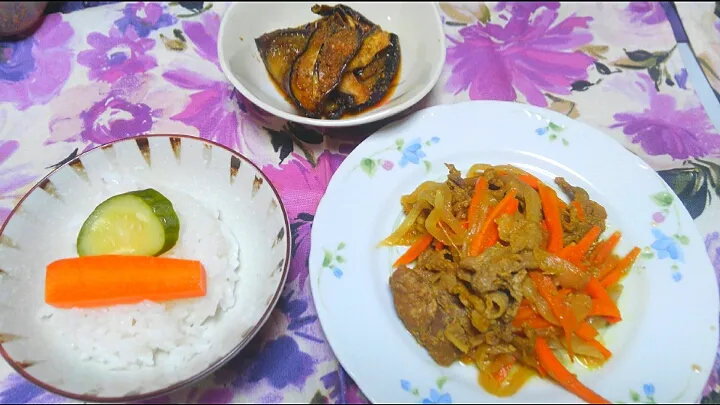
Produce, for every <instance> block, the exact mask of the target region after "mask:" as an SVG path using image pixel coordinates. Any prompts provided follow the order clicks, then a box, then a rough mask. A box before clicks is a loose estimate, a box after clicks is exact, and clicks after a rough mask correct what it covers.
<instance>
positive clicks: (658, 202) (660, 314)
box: [310, 101, 718, 403]
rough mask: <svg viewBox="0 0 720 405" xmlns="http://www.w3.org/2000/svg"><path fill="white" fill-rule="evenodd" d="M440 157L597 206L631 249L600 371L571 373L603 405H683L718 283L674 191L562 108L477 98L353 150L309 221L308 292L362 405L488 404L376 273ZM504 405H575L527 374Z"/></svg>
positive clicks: (711, 322)
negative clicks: (515, 171) (407, 203)
mask: <svg viewBox="0 0 720 405" xmlns="http://www.w3.org/2000/svg"><path fill="white" fill-rule="evenodd" d="M444 163H452V164H455V165H456V167H457V168H458V169H459V170H461V171H462V172H463V173H465V172H466V171H467V169H469V168H470V166H471V165H472V164H474V163H490V164H512V165H515V166H518V167H520V168H523V169H525V170H526V171H528V172H530V173H532V174H534V175H535V176H537V177H538V178H540V179H541V180H542V181H544V182H546V183H548V184H553V179H554V177H556V176H562V177H564V178H565V179H566V180H568V181H569V182H570V183H571V184H573V185H576V186H580V187H583V188H584V189H586V190H587V191H588V192H589V193H590V196H591V198H592V199H594V200H595V201H597V202H599V203H600V204H602V205H603V206H604V207H606V209H607V211H608V230H607V232H606V236H607V234H609V232H612V231H614V230H620V231H621V232H622V234H623V238H622V241H621V243H620V244H619V245H618V250H619V252H622V254H624V252H627V251H629V250H630V249H631V248H632V246H633V245H636V246H640V247H641V248H642V249H643V253H642V255H641V258H640V259H638V260H637V262H636V263H635V265H634V267H633V269H632V271H631V272H630V274H629V275H628V276H627V277H626V278H625V279H624V281H623V284H624V287H625V289H624V291H623V294H622V296H621V298H620V301H619V303H618V305H619V306H620V309H621V311H622V313H623V321H622V322H620V323H618V324H616V325H614V326H612V327H610V328H609V329H608V330H607V331H606V332H604V336H603V339H604V341H605V343H606V345H607V347H608V348H609V349H610V350H611V351H612V353H613V357H612V358H611V359H610V360H609V361H608V362H607V363H606V364H605V365H604V366H603V367H602V368H601V369H599V370H595V371H589V370H585V369H583V368H582V367H580V366H575V367H572V368H571V370H572V371H573V372H575V373H577V375H578V378H579V379H580V381H582V382H583V383H584V384H586V385H587V386H589V387H590V388H591V389H593V390H595V391H596V392H597V393H599V394H600V395H602V396H604V397H605V398H607V399H609V400H610V401H612V402H626V403H628V402H645V403H648V402H696V401H697V400H698V398H699V396H700V394H701V392H702V389H703V386H704V385H705V383H706V382H707V379H708V376H709V373H710V371H711V367H712V364H713V361H714V358H715V353H716V351H717V347H718V287H717V281H716V279H715V273H714V271H713V268H712V266H711V264H710V261H709V259H708V257H707V254H706V252H705V248H704V245H703V241H702V238H701V237H700V235H699V234H698V232H697V229H696V227H695V224H694V223H693V220H692V218H691V217H690V215H689V214H688V212H687V211H686V209H685V207H684V206H683V205H682V203H681V202H680V200H679V199H678V197H677V196H676V195H675V194H674V193H673V192H672V190H671V189H670V188H669V187H668V186H667V185H666V184H665V182H664V181H663V180H662V179H661V178H660V177H659V176H658V175H657V174H656V173H655V171H653V170H652V169H651V168H650V167H649V166H648V165H647V164H646V163H644V162H643V161H642V160H641V159H639V158H638V157H636V156H634V155H633V154H632V153H630V152H628V151H627V150H625V149H624V148H623V147H622V146H621V145H620V144H618V143H617V142H616V141H615V140H613V139H612V138H610V137H608V136H607V135H605V134H603V133H602V132H600V131H598V130H596V129H593V128H591V127H589V126H587V125H585V124H582V123H580V122H577V121H574V120H571V119H569V118H567V117H565V116H563V115H561V114H558V113H555V112H552V111H548V110H544V109H540V108H536V107H532V106H527V105H524V104H516V103H506V102H495V101H481V102H470V103H462V104H455V105H446V106H438V107H432V108H428V109H426V110H423V111H421V112H418V113H415V114H413V115H412V116H410V117H408V118H406V119H403V120H401V121H399V122H396V123H393V124H391V125H389V126H387V127H385V128H383V129H381V130H380V131H378V132H377V133H375V134H374V135H372V136H371V137H369V138H368V139H367V140H365V141H364V142H363V143H362V144H360V146H358V147H357V148H356V149H355V150H354V151H353V152H352V153H351V154H350V155H349V156H348V157H347V159H345V161H344V162H343V163H342V165H341V166H340V167H339V169H338V170H337V172H336V173H335V175H334V176H333V178H332V180H331V181H330V185H329V187H328V189H327V192H326V194H325V196H324V197H323V199H322V201H321V203H320V206H319V207H318V210H317V215H316V216H315V222H314V224H313V229H312V250H311V253H310V277H311V283H312V292H313V297H314V300H315V305H316V307H317V312H318V315H319V317H320V321H321V323H322V326H323V329H324V330H325V334H326V336H327V338H328V341H329V343H330V345H331V346H332V349H333V350H334V352H335V354H336V355H337V357H338V359H339V360H340V362H341V363H342V365H343V366H344V367H345V369H346V370H347V371H348V373H349V374H350V376H351V377H352V378H353V379H354V380H355V381H356V382H357V384H358V385H359V387H360V388H361V389H362V391H363V392H364V393H365V394H366V395H367V397H368V398H369V399H370V400H371V401H373V402H424V403H451V402H454V403H458V402H488V401H498V400H501V399H499V398H496V397H494V396H492V395H490V394H488V393H487V392H485V391H484V390H483V389H482V387H480V386H479V385H478V383H477V377H478V371H477V369H476V368H475V367H474V366H464V365H462V364H459V363H456V364H455V365H453V366H451V367H448V368H445V367H441V366H438V365H437V364H436V363H435V362H434V361H433V360H432V359H431V358H430V356H429V355H428V354H427V352H426V351H425V349H424V348H422V347H421V346H420V345H419V344H418V343H416V341H415V340H414V339H413V337H412V336H411V335H410V333H409V332H407V331H406V329H405V328H404V326H403V324H402V321H401V320H400V319H399V318H398V316H397V315H396V312H395V308H394V305H393V299H392V295H391V292H390V287H389V282H388V279H389V277H390V274H391V272H392V268H391V264H392V262H393V261H394V260H395V259H396V258H397V257H398V256H399V255H400V254H402V252H403V251H404V250H405V249H406V248H397V249H391V248H386V247H383V248H379V247H378V243H379V242H380V241H381V240H382V239H384V238H385V237H386V236H387V235H389V234H390V233H391V232H392V231H393V229H394V228H395V227H396V226H397V225H398V224H399V222H400V221H401V219H402V211H401V206H400V197H401V196H402V195H404V194H408V193H410V192H412V191H413V190H414V189H415V188H416V187H417V186H418V185H419V184H420V183H422V182H423V181H426V180H434V181H438V180H441V179H444V178H445V176H446V175H447V170H446V168H445V167H444ZM505 399H506V400H511V401H514V402H521V401H529V402H546V403H558V402H581V401H580V400H579V399H578V398H576V397H575V396H573V395H572V394H570V393H568V392H566V391H565V390H563V389H562V388H560V387H559V386H557V385H555V384H553V383H552V382H549V381H545V380H541V379H539V378H536V379H532V380H531V381H530V382H529V383H528V384H526V385H525V386H524V387H523V388H522V389H521V390H520V391H519V392H518V393H516V394H515V395H513V396H512V397H509V398H505Z"/></svg>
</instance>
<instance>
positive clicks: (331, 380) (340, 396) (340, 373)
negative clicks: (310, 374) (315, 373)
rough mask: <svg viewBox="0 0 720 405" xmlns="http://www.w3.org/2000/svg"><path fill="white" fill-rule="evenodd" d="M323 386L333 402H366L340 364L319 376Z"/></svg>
mask: <svg viewBox="0 0 720 405" xmlns="http://www.w3.org/2000/svg"><path fill="white" fill-rule="evenodd" d="M320 380H321V381H322V383H323V387H325V389H326V390H328V393H329V395H328V396H329V397H330V399H332V400H333V401H334V402H335V403H344V404H367V403H368V400H367V399H366V398H365V395H363V393H362V392H361V391H360V388H358V386H357V384H355V381H353V380H352V379H351V378H350V376H348V375H347V373H346V372H345V370H344V369H343V368H342V366H338V369H337V370H334V371H331V372H329V373H328V374H325V375H324V376H323V377H321V378H320Z"/></svg>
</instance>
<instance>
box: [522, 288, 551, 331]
mask: <svg viewBox="0 0 720 405" xmlns="http://www.w3.org/2000/svg"><path fill="white" fill-rule="evenodd" d="M521 290H522V293H523V297H525V298H526V299H527V300H528V301H530V305H532V307H533V309H535V312H537V313H539V314H540V315H541V316H542V317H543V318H545V320H546V321H548V322H550V323H551V324H553V325H560V322H558V320H557V319H556V318H555V315H553V313H552V310H551V309H550V304H548V302H547V301H545V298H543V297H542V296H541V295H540V292H539V291H538V290H537V288H535V285H534V284H533V282H532V280H531V279H530V278H529V277H528V278H526V279H525V280H523V284H522V287H521Z"/></svg>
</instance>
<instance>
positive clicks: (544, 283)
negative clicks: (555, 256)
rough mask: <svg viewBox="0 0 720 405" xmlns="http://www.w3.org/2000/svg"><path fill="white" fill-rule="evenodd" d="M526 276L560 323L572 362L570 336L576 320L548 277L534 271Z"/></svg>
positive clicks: (574, 328) (573, 330) (575, 326)
mask: <svg viewBox="0 0 720 405" xmlns="http://www.w3.org/2000/svg"><path fill="white" fill-rule="evenodd" d="M528 275H529V276H530V279H531V280H532V282H533V284H535V287H536V288H537V289H538V292H539V293H540V296H541V297H543V298H544V299H545V301H547V302H548V304H549V305H550V310H551V311H552V313H553V315H555V318H557V319H558V321H559V322H560V326H562V328H563V331H564V332H565V339H567V344H568V353H569V354H570V361H574V357H575V354H574V353H573V349H572V334H573V333H574V332H575V330H576V329H577V320H576V319H575V316H574V315H573V313H572V310H571V309H570V308H569V307H568V306H567V304H566V303H565V301H563V300H562V299H561V298H560V297H559V295H558V292H557V289H556V288H555V284H554V283H553V282H552V279H550V277H548V276H546V275H544V274H541V273H539V272H536V271H532V272H530V273H528Z"/></svg>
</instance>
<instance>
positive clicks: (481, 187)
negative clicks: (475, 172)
mask: <svg viewBox="0 0 720 405" xmlns="http://www.w3.org/2000/svg"><path fill="white" fill-rule="evenodd" d="M487 192H488V181H487V179H486V178H485V177H480V178H478V179H477V181H476V182H475V189H474V190H473V195H472V199H471V200H470V207H468V215H467V217H468V222H469V223H470V224H473V225H475V224H476V223H478V220H479V219H480V218H478V216H479V214H480V204H481V203H482V201H483V200H484V199H485V195H486V194H487Z"/></svg>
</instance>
